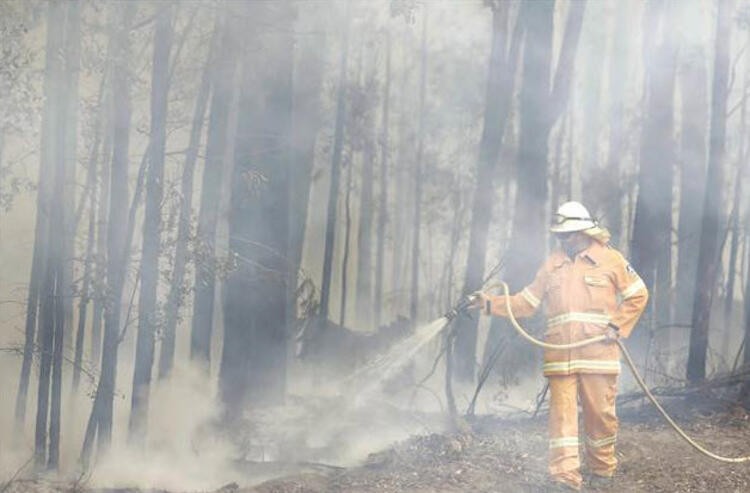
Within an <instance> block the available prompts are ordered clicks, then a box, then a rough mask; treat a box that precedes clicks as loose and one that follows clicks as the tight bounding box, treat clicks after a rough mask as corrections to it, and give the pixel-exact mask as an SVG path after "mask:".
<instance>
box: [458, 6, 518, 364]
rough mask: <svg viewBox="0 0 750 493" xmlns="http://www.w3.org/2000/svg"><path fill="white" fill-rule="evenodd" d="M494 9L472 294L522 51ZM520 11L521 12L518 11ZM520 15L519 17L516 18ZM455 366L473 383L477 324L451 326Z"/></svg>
mask: <svg viewBox="0 0 750 493" xmlns="http://www.w3.org/2000/svg"><path fill="white" fill-rule="evenodd" d="M493 5H494V6H493V9H492V48H491V50H490V59H489V64H488V69H487V90H486V94H485V112H484V122H483V129H482V137H481V140H480V141H479V159H478V161H477V171H476V173H477V175H476V176H477V180H476V189H475V192H474V199H473V203H472V208H471V225H470V227H469V253H468V256H467V260H466V271H465V275H464V284H463V292H464V294H468V293H471V292H473V291H475V290H477V289H480V288H481V287H482V286H481V284H482V278H483V276H484V268H485V263H486V258H487V235H488V232H489V227H490V221H491V219H492V208H493V198H494V192H495V187H494V180H493V177H494V176H495V174H496V173H495V168H496V167H497V162H498V159H499V157H500V148H501V146H502V142H503V136H504V134H505V127H506V126H507V123H508V115H509V113H510V104H511V99H512V95H513V86H514V85H515V84H514V77H515V74H516V65H517V62H518V54H519V51H520V43H521V35H522V33H523V29H522V22H521V21H520V19H517V20H516V26H515V28H514V29H513V38H512V39H511V41H510V51H509V52H508V51H507V44H508V41H507V38H508V31H509V27H508V25H509V11H508V9H509V4H508V3H507V2H499V3H497V4H493ZM521 8H522V7H521ZM519 15H520V14H519ZM455 323H456V324H457V328H456V340H455V348H454V349H455V353H454V354H455V360H456V361H455V363H456V368H457V373H458V375H459V376H460V377H461V378H463V379H470V378H473V377H472V375H473V374H474V360H475V355H476V344H477V343H476V340H477V320H476V319H475V318H469V317H460V318H459V319H458V320H456V322H455Z"/></svg>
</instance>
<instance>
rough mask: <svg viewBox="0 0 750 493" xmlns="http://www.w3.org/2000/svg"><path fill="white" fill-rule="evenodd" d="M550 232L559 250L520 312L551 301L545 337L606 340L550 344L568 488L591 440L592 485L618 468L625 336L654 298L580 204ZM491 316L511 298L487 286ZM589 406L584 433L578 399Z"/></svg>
mask: <svg viewBox="0 0 750 493" xmlns="http://www.w3.org/2000/svg"><path fill="white" fill-rule="evenodd" d="M550 231H551V232H552V233H554V234H555V236H556V237H557V239H558V241H559V244H560V248H559V249H556V250H554V251H553V252H552V253H551V254H550V256H549V258H547V260H546V261H545V262H544V264H543V265H542V267H541V268H540V269H539V271H538V273H537V274H536V277H535V279H534V280H533V282H532V283H531V284H530V285H528V286H527V287H525V288H524V289H523V290H522V291H521V292H520V293H517V294H515V295H513V296H511V297H510V305H511V308H512V310H513V313H514V315H515V316H516V317H519V318H520V317H529V316H531V315H533V314H534V313H535V312H536V311H537V309H538V308H540V307H541V306H543V307H544V312H545V315H546V318H547V331H546V332H545V341H546V342H548V343H552V344H567V343H572V342H576V341H580V340H583V339H588V338H591V337H594V336H598V335H602V334H604V335H606V336H607V339H606V341H604V342H600V343H596V344H592V345H588V346H585V347H581V348H578V349H572V350H546V351H545V353H544V365H543V371H544V376H546V377H547V378H548V381H549V391H550V411H549V473H550V475H551V477H552V481H553V482H554V483H555V484H556V485H557V486H560V487H562V488H565V489H573V490H579V489H580V488H581V484H582V482H583V478H582V476H581V473H580V460H579V457H578V450H579V445H583V447H584V449H585V452H586V459H587V464H588V468H589V471H590V473H591V479H590V481H591V483H594V484H598V485H602V484H607V483H610V482H611V478H612V476H613V474H614V473H615V470H616V468H617V458H616V457H615V441H616V439H617V416H616V414H615V398H616V393H617V376H618V374H619V373H620V349H619V347H618V346H617V344H616V343H615V340H616V339H618V338H626V337H628V336H629V335H630V333H631V331H632V330H633V327H634V326H635V324H636V322H637V321H638V318H639V317H640V316H641V313H643V310H644V308H645V307H646V302H647V301H648V290H647V289H646V286H645V284H644V283H643V281H642V280H641V278H640V277H639V276H638V274H637V273H636V272H635V270H633V268H632V267H631V266H630V264H629V263H628V262H627V260H625V258H624V257H623V255H622V254H621V253H620V252H618V251H617V250H615V249H614V248H613V247H612V246H611V245H610V244H609V238H610V235H609V232H608V231H607V230H606V229H604V228H602V227H600V226H599V225H598V224H597V222H596V221H595V220H594V219H593V218H592V217H591V214H589V211H588V210H587V209H586V207H584V206H583V205H582V204H580V203H579V202H566V203H564V204H562V205H561V206H560V207H559V208H558V209H557V213H556V214H555V215H554V216H553V221H552V225H551V227H550ZM477 294H478V299H479V301H478V303H477V304H479V303H481V307H482V308H483V311H484V312H485V313H486V314H488V315H494V316H507V315H508V313H507V309H506V299H505V296H494V295H491V294H488V293H484V292H479V293H477ZM579 402H580V405H581V408H582V410H583V428H584V429H583V433H582V434H581V438H580V439H579V431H578V404H579Z"/></svg>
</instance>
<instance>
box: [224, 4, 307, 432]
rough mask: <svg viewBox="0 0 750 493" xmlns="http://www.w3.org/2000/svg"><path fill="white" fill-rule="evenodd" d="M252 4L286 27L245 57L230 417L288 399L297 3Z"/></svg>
mask: <svg viewBox="0 0 750 493" xmlns="http://www.w3.org/2000/svg"><path fill="white" fill-rule="evenodd" d="M247 8H248V9H250V12H253V13H257V16H254V18H256V19H257V20H258V22H259V25H261V26H266V25H272V26H281V28H276V29H275V30H274V31H272V32H267V31H266V32H263V31H261V32H258V33H257V36H259V37H260V38H261V40H260V41H261V43H263V44H264V45H265V46H269V47H272V48H269V49H268V50H267V51H265V52H264V53H263V54H262V55H255V56H259V57H260V59H255V58H253V59H252V60H248V61H247V62H246V63H245V66H246V68H245V73H244V76H243V90H242V97H241V100H240V103H239V108H240V115H241V119H240V121H239V122H238V129H237V160H236V163H235V168H234V174H233V179H232V192H231V208H230V212H229V231H230V236H229V238H230V239H229V246H230V249H231V251H232V253H233V254H234V255H235V256H236V258H237V259H238V262H239V264H238V265H239V267H238V268H237V269H236V270H234V271H233V272H231V273H230V275H229V277H228V279H227V282H226V289H225V291H224V294H225V301H224V320H225V323H224V347H223V353H222V360H221V370H220V374H219V386H220V395H221V398H222V401H223V402H224V405H225V406H226V411H227V412H228V414H229V416H230V417H234V416H237V414H238V412H239V411H240V410H241V409H242V406H243V405H244V404H245V403H247V402H252V403H253V404H254V405H256V406H260V405H277V404H280V403H282V402H283V399H284V395H285V391H286V352H287V348H286V335H285V330H286V327H287V322H286V315H287V300H286V295H287V293H288V290H287V284H286V283H287V282H289V281H290V279H288V273H289V271H288V266H287V248H288V245H289V206H290V196H289V193H290V180H289V177H290V165H291V156H292V154H291V146H290V144H291V137H292V100H293V90H292V70H293V58H294V57H293V54H294V51H293V50H294V43H293V40H294V38H293V35H292V25H293V24H292V17H293V9H292V5H291V2H288V1H284V2H277V3H276V4H274V6H273V7H272V8H266V9H265V10H263V11H260V12H258V11H255V8H256V7H254V6H252V4H250V5H249V6H248V7H247ZM259 63H261V64H262V66H265V67H267V70H268V73H269V75H268V76H267V77H266V79H265V81H264V82H263V83H262V85H261V86H260V87H256V86H255V85H254V84H253V77H252V76H251V74H252V71H253V70H254V69H255V67H256V66H257V65H258V64H259ZM259 95H260V97H258V96H259ZM256 101H257V103H256ZM258 106H260V107H258ZM257 135H260V136H262V137H260V138H258V137H255V136H257ZM257 149H271V150H272V151H269V152H264V153H258V152H257ZM253 151H256V152H253ZM251 173H259V174H260V175H261V176H263V177H264V180H263V184H262V185H260V186H258V187H257V188H254V189H249V188H248V187H247V185H246V183H247V182H246V179H245V178H243V177H246V176H248V174H251Z"/></svg>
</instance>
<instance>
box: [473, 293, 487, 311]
mask: <svg viewBox="0 0 750 493" xmlns="http://www.w3.org/2000/svg"><path fill="white" fill-rule="evenodd" d="M470 296H471V298H473V299H472V303H471V306H470V308H479V309H481V310H482V311H484V312H485V313H489V307H490V297H489V296H488V295H486V294H485V293H484V292H483V291H474V292H473V293H471V295H470Z"/></svg>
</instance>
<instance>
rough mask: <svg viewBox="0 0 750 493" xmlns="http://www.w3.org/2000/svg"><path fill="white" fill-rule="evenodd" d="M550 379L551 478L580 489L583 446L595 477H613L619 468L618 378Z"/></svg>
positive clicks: (587, 375) (578, 375) (580, 376)
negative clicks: (580, 412)
mask: <svg viewBox="0 0 750 493" xmlns="http://www.w3.org/2000/svg"><path fill="white" fill-rule="evenodd" d="M548 378H549V391H550V411H549V472H550V474H551V475H552V477H553V478H554V479H555V480H557V481H562V482H565V483H567V484H570V485H571V486H575V487H576V488H580V486H581V483H582V482H583V480H582V478H581V472H580V465H581V463H580V459H579V458H578V450H579V445H580V444H581V443H582V444H583V445H584V447H585V450H586V459H587V463H588V466H589V470H590V471H591V473H593V474H596V475H598V476H612V475H613V474H614V472H615V469H616V468H617V458H616V457H615V440H616V439H617V416H616V414H615V398H616V394H617V375H612V374H592V373H576V374H572V375H559V376H550V377H548ZM579 401H580V403H581V408H582V410H583V427H584V434H583V437H582V440H579V433H578V403H579Z"/></svg>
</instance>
